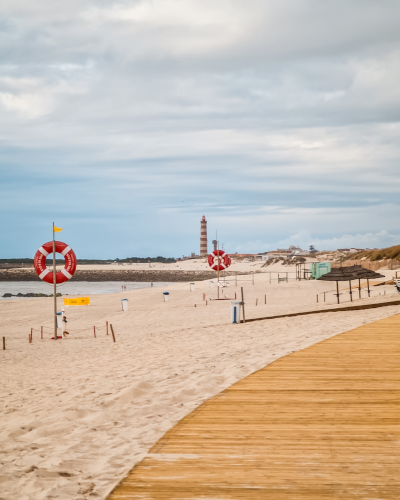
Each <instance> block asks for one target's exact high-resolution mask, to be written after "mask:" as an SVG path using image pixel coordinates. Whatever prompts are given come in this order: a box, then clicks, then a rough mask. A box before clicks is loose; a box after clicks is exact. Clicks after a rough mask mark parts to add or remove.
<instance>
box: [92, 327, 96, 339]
mask: <svg viewBox="0 0 400 500" xmlns="http://www.w3.org/2000/svg"><path fill="white" fill-rule="evenodd" d="M93 334H94V338H96V327H95V326H94V327H93Z"/></svg>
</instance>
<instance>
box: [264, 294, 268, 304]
mask: <svg viewBox="0 0 400 500" xmlns="http://www.w3.org/2000/svg"><path fill="white" fill-rule="evenodd" d="M264 303H265V304H266V303H267V296H266V295H264Z"/></svg>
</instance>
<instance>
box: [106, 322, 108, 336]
mask: <svg viewBox="0 0 400 500" xmlns="http://www.w3.org/2000/svg"><path fill="white" fill-rule="evenodd" d="M106 332H107V335H108V321H106Z"/></svg>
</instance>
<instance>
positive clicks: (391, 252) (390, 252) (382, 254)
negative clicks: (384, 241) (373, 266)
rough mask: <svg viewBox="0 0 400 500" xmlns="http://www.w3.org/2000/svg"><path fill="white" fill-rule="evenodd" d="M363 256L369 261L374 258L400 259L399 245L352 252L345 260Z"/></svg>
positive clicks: (357, 258)
mask: <svg viewBox="0 0 400 500" xmlns="http://www.w3.org/2000/svg"><path fill="white" fill-rule="evenodd" d="M363 257H366V258H367V259H368V260H370V261H372V262H373V261H376V260H382V259H385V260H390V259H394V260H400V245H395V246H393V247H389V248H383V249H382V250H370V251H364V252H358V253H353V254H350V255H348V257H347V258H346V260H349V259H351V260H359V259H362V258H363Z"/></svg>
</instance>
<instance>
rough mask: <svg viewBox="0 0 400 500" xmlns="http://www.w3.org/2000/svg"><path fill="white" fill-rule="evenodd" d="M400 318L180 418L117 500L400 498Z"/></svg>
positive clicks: (282, 366) (289, 360) (271, 370)
mask: <svg viewBox="0 0 400 500" xmlns="http://www.w3.org/2000/svg"><path fill="white" fill-rule="evenodd" d="M399 467H400V315H396V316H392V317H390V318H388V319H384V320H381V321H377V322H375V323H372V324H369V325H366V326H363V327H361V328H357V329H355V330H352V331H349V332H346V333H343V334H341V335H337V336H336V337H333V338H331V339H329V340H325V341H323V342H320V343H319V344H316V345H314V346H312V347H309V348H307V349H304V350H303V351H299V352H296V353H293V354H290V355H289V356H286V357H284V358H281V359H279V360H277V361H275V362H274V363H273V364H271V365H269V366H267V367H265V368H263V369H262V370H260V371H258V372H256V373H254V374H252V375H250V376H248V377H246V378H245V379H243V380H241V381H240V382H238V383H236V384H235V385H233V386H232V387H230V388H229V389H227V390H225V391H223V392H222V393H221V394H219V395H218V396H216V397H214V398H212V399H210V400H209V401H207V402H206V403H204V404H203V405H201V406H200V407H199V408H198V409H197V410H195V411H194V412H193V413H191V414H190V415H188V416H187V417H186V418H184V419H183V420H181V421H180V422H179V423H178V424H177V425H176V426H175V427H173V428H172V429H171V430H170V431H169V432H167V433H166V434H165V436H164V437H163V438H162V439H160V441H159V442H158V443H157V444H156V445H155V446H153V448H152V449H151V450H150V453H149V454H148V455H147V456H146V457H145V458H144V459H143V461H142V462H140V463H139V464H138V465H137V466H136V467H135V468H134V469H133V470H132V471H131V472H130V474H129V475H128V477H127V478H126V479H124V480H123V481H122V482H121V483H120V484H119V485H118V486H117V487H116V488H115V489H114V492H113V493H112V494H110V496H109V497H108V498H109V499H110V500H122V499H124V500H127V499H141V500H143V499H151V500H153V499H154V500H161V499H162V500H167V499H168V500H175V499H176V500H178V499H179V500H183V499H185V500H193V499H196V500H197V499H202V500H217V499H221V500H222V499H223V500H228V499H246V500H261V499H263V500H264V499H268V500H305V499H307V500H325V499H335V500H336V499H341V500H351V499H365V500H389V499H396V500H398V499H400V472H399Z"/></svg>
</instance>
